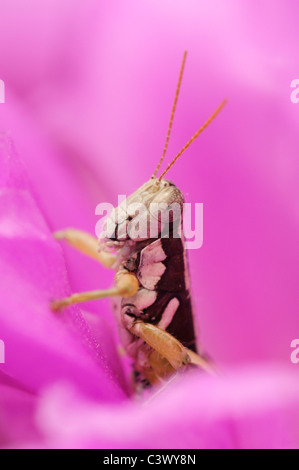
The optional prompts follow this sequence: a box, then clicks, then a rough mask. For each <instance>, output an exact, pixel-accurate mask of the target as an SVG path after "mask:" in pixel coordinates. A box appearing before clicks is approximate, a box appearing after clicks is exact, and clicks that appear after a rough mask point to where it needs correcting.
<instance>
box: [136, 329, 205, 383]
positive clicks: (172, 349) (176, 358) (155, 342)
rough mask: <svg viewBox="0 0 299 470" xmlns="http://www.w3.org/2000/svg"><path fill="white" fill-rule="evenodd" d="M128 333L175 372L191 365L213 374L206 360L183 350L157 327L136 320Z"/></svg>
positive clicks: (176, 341) (179, 344)
mask: <svg viewBox="0 0 299 470" xmlns="http://www.w3.org/2000/svg"><path fill="white" fill-rule="evenodd" d="M130 331H131V333H133V334H134V335H135V336H138V337H139V338H141V339H143V341H145V342H146V343H147V344H148V345H149V346H151V347H152V348H153V349H154V350H155V351H156V352H157V353H158V354H160V355H161V356H162V357H164V358H165V359H167V361H168V362H169V363H170V365H171V366H172V367H173V368H174V369H175V370H178V369H180V368H181V367H182V366H184V365H186V364H193V365H196V366H198V367H200V368H201V369H204V370H205V371H207V372H210V373H211V374H212V373H214V371H213V369H212V367H211V366H210V365H209V363H208V361H206V359H204V358H203V357H201V356H199V355H197V354H196V353H195V352H193V351H191V350H190V349H188V348H185V346H183V344H182V343H180V341H178V340H177V339H176V338H175V337H174V336H172V335H171V334H170V333H168V332H167V331H165V330H162V329H161V328H159V327H158V326H156V325H152V324H151V323H144V322H142V321H138V320H137V321H136V322H134V323H133V325H132V327H131V328H130Z"/></svg>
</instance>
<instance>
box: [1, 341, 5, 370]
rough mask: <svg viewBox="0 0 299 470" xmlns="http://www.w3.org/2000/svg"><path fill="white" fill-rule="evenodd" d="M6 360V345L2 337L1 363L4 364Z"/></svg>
mask: <svg viewBox="0 0 299 470" xmlns="http://www.w3.org/2000/svg"><path fill="white" fill-rule="evenodd" d="M4 362H5V345H4V341H2V339H0V364H4Z"/></svg>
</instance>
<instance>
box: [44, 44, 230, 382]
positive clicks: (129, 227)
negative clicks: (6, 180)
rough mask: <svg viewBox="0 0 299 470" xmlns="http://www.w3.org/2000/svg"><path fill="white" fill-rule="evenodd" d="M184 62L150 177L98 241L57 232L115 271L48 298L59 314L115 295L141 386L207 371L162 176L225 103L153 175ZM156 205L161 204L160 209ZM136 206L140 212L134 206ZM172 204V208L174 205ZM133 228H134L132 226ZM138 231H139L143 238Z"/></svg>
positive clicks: (173, 194) (177, 194) (177, 225)
mask: <svg viewBox="0 0 299 470" xmlns="http://www.w3.org/2000/svg"><path fill="white" fill-rule="evenodd" d="M185 61H186V52H185V53H184V56H183V62H182V65H181V69H180V74H179V80H178V84H177V88H176V94H175V98H174V102H173V107H172V111H171V116H170V121H169V126H168V131H167V137H166V142H165V146H164V150H163V153H162V156H161V158H160V161H159V163H158V165H157V167H156V169H155V171H154V174H153V176H152V177H151V179H150V180H149V181H147V182H146V183H145V184H143V185H142V186H141V187H140V188H139V189H137V191H135V192H134V193H133V194H132V195H131V196H129V197H128V198H127V199H126V200H125V201H124V202H123V203H122V204H120V205H119V206H118V207H117V208H116V209H114V211H113V212H112V214H111V215H110V217H109V219H108V221H107V223H106V229H105V233H103V234H102V235H101V236H100V238H99V240H97V239H96V238H95V237H92V236H91V235H89V234H87V233H85V232H82V231H79V230H75V229H66V230H62V231H59V232H56V233H55V237H56V238H57V239H60V240H61V239H64V240H66V241H67V242H69V243H70V244H71V245H73V246H74V247H76V248H77V249H79V250H80V251H82V252H84V253H85V254H87V255H89V256H91V257H93V258H95V259H97V260H98V261H100V262H101V263H102V264H103V265H104V266H106V267H108V268H111V269H113V270H115V271H116V273H115V276H114V279H115V283H114V286H113V287H112V288H110V289H106V290H96V291H91V292H84V293H79V294H73V295H71V296H70V297H67V298H64V299H61V300H54V301H53V302H52V309H53V310H55V311H57V310H60V309H62V308H64V307H67V306H68V305H71V304H73V303H77V302H84V301H88V300H92V299H99V298H102V297H108V296H111V297H113V298H114V299H115V302H114V310H115V315H116V320H117V322H118V326H119V332H120V338H121V341H122V344H123V347H124V349H125V351H126V353H127V354H128V355H129V356H130V357H131V358H132V361H133V376H134V384H135V386H136V387H138V386H139V387H141V388H143V387H145V386H148V385H154V384H163V383H164V382H165V380H168V379H169V378H170V377H171V376H173V375H174V374H175V373H176V372H177V371H179V370H184V369H185V368H186V367H190V365H193V366H197V367H199V368H201V369H203V370H210V369H211V367H210V365H209V362H208V361H207V360H206V359H205V358H204V357H203V356H202V355H201V352H200V351H199V349H198V346H197V342H196V337H195V329H194V315H193V310H192V302H191V294H190V285H189V273H188V265H187V259H186V250H185V247H184V235H183V231H182V224H183V217H182V212H183V203H184V196H183V194H182V192H181V191H180V190H179V188H178V187H177V186H176V185H175V184H173V183H172V182H171V181H169V180H166V179H165V178H164V177H165V175H166V173H167V172H168V171H169V169H170V168H171V167H172V166H173V165H174V163H175V162H176V160H177V159H178V158H179V157H180V155H181V154H182V153H183V152H184V151H185V150H186V149H187V148H188V147H189V146H190V145H191V143H192V142H193V141H194V140H195V139H196V138H197V137H198V136H199V134H200V133H201V132H202V131H203V130H204V129H205V128H206V127H207V126H208V125H209V123H210V122H211V121H212V120H213V119H214V118H215V117H216V115H217V114H218V113H219V112H220V110H221V109H222V108H223V106H224V105H225V103H226V100H224V101H223V102H222V103H221V104H220V106H219V107H218V108H217V109H216V111H215V112H214V113H213V114H212V115H211V117H210V118H209V119H208V120H207V121H206V123H205V124H204V125H203V126H202V127H201V128H200V129H199V130H198V131H197V132H196V133H195V134H194V135H193V137H192V138H191V139H190V140H189V141H188V142H187V143H186V145H185V146H184V147H183V148H182V150H181V151H180V152H179V153H178V154H177V155H176V157H175V158H174V159H173V160H172V161H171V163H170V164H169V165H168V166H167V168H166V169H165V170H164V171H163V172H162V174H161V175H160V176H159V177H158V176H157V173H158V171H159V169H160V166H161V164H162V162H163V160H164V157H165V154H166V150H167V146H168V142H169V137H170V133H171V129H172V123H173V117H174V113H175V109H176V104H177V100H178V95H179V91H180V86H181V81H182V76H183V71H184V66H185ZM157 204H158V208H159V210H158V212H154V213H153V210H152V207H153V205H154V207H155V208H156V207H157ZM159 204H160V205H161V204H162V206H163V207H162V209H161V207H160V206H159ZM137 206H138V207H139V209H140V206H142V208H143V209H142V210H136V207H137ZM174 206H175V208H176V210H173V207H174ZM165 221H166V222H165ZM153 223H155V227H156V229H157V230H156V233H155V236H154V237H153V236H152V232H151V228H152V225H153ZM137 225H138V227H139V230H138V231H137V232H138V233H136V230H134V229H136V226H137ZM140 228H143V233H142V235H140ZM166 229H167V230H166ZM165 234H167V235H165Z"/></svg>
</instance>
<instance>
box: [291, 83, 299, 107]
mask: <svg viewBox="0 0 299 470" xmlns="http://www.w3.org/2000/svg"><path fill="white" fill-rule="evenodd" d="M291 88H294V90H293V91H292V93H291V101H292V103H294V104H297V103H299V78H295V79H294V80H292V81H291Z"/></svg>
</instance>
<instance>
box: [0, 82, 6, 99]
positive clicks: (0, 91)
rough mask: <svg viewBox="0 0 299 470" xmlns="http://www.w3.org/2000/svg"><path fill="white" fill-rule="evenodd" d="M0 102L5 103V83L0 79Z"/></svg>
mask: <svg viewBox="0 0 299 470" xmlns="http://www.w3.org/2000/svg"><path fill="white" fill-rule="evenodd" d="M0 103H5V85H4V81H3V80H1V79H0Z"/></svg>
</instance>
